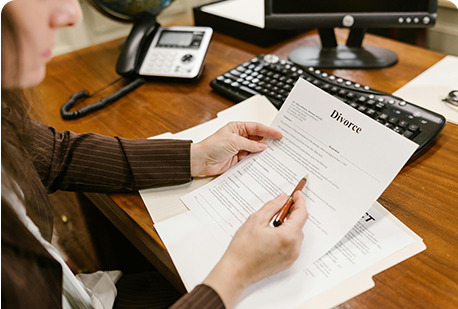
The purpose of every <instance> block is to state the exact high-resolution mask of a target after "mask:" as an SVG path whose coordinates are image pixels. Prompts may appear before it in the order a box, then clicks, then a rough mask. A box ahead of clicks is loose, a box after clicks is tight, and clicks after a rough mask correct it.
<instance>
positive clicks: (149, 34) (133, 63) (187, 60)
mask: <svg viewBox="0 0 458 309" xmlns="http://www.w3.org/2000/svg"><path fill="white" fill-rule="evenodd" d="M212 34H213V30H212V29H211V28H209V27H168V28H162V27H161V26H160V25H159V24H158V23H157V22H156V20H155V18H154V17H153V16H151V15H149V14H145V15H144V16H143V17H141V18H139V19H137V20H136V22H135V24H134V27H133V28H132V30H131V32H130V34H129V36H128V37H127V39H126V42H125V43H124V47H123V49H122V51H121V54H120V55H119V58H118V62H117V63H116V72H117V73H118V74H119V75H121V76H122V77H125V78H128V79H131V80H132V82H131V83H129V84H128V85H127V86H125V87H123V88H122V89H120V90H118V91H117V92H115V93H113V94H111V95H109V96H107V97H105V98H103V99H101V100H100V101H99V102H96V103H93V104H91V105H88V106H85V107H83V108H81V109H79V110H76V111H73V112H70V109H71V108H72V107H73V106H74V105H75V104H76V103H77V102H78V101H80V100H81V99H85V98H89V97H90V96H92V95H94V94H95V93H94V94H92V95H89V92H88V91H87V90H83V91H80V92H77V93H75V94H73V95H72V96H71V97H70V98H69V100H68V101H67V102H66V103H65V104H64V105H63V106H62V107H61V110H60V114H61V116H62V118H63V119H66V120H67V119H78V118H81V117H83V116H86V115H88V114H90V113H92V112H95V111H97V110H100V109H102V108H104V107H106V106H108V105H110V104H112V103H113V102H115V101H117V100H118V99H119V98H121V97H123V96H124V95H126V94H128V93H129V92H131V91H132V90H134V89H136V88H138V87H139V86H141V85H143V84H144V83H145V82H146V80H147V79H149V78H152V77H160V78H184V79H195V78H198V77H199V76H200V73H201V72H202V69H203V65H204V61H205V56H206V53H207V50H208V46H209V44H210V40H211V36H212Z"/></svg>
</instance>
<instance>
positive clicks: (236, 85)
mask: <svg viewBox="0 0 458 309" xmlns="http://www.w3.org/2000/svg"><path fill="white" fill-rule="evenodd" d="M231 87H234V88H238V87H240V84H239V83H237V82H233V83H232V84H231Z"/></svg>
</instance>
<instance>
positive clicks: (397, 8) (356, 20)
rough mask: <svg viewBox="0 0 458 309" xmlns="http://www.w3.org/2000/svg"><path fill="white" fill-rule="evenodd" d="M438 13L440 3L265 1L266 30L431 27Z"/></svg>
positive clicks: (432, 0)
mask: <svg viewBox="0 0 458 309" xmlns="http://www.w3.org/2000/svg"><path fill="white" fill-rule="evenodd" d="M436 10H437V0H344V1H342V0H340V1H336V0H319V1H306V0H265V27H266V28H268V29H301V28H303V29H305V28H330V27H360V28H391V27H408V28H420V27H432V26H433V25H434V23H435V20H436ZM344 18H346V19H347V20H346V21H345V20H344Z"/></svg>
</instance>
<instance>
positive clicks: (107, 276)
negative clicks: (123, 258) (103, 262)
mask: <svg viewBox="0 0 458 309" xmlns="http://www.w3.org/2000/svg"><path fill="white" fill-rule="evenodd" d="M2 174H3V175H5V174H4V171H3V168H2ZM18 189H19V188H18ZM19 191H20V189H19ZM20 192H21V193H22V191H20ZM2 195H3V196H4V197H5V198H6V199H7V200H8V201H9V202H10V204H11V205H12V207H13V209H14V210H15V211H16V213H17V215H18V217H19V219H20V220H21V221H22V223H23V224H24V225H25V226H26V227H27V229H28V230H29V231H30V232H31V233H32V235H33V236H35V238H36V239H37V240H38V241H39V242H40V243H41V244H42V245H43V247H44V248H45V249H46V250H47V251H48V252H49V254H50V255H51V256H52V257H53V258H54V259H55V260H56V261H58V262H59V263H60V265H61V266H62V307H63V308H64V309H70V308H72V309H74V308H87V309H109V308H113V303H114V301H115V298H116V295H117V290H116V286H115V284H116V282H117V281H118V280H119V278H121V276H122V272H121V271H119V270H113V271H107V272H104V271H98V272H95V273H92V274H78V275H76V276H75V275H74V274H73V272H72V271H71V270H70V268H69V267H68V265H67V264H66V263H65V261H64V259H63V258H62V255H61V254H60V252H59V250H57V248H56V247H54V246H53V245H52V244H50V243H49V242H48V241H47V240H45V239H44V238H43V236H42V235H41V233H40V230H39V229H38V227H37V226H36V225H35V223H34V222H33V221H32V220H31V219H30V218H29V216H27V213H26V210H25V207H24V205H23V204H22V202H21V199H19V198H18V196H17V195H16V194H15V193H14V192H9V190H8V189H6V188H4V187H3V183H2Z"/></svg>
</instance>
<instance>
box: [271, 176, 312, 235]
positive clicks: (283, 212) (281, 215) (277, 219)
mask: <svg viewBox="0 0 458 309" xmlns="http://www.w3.org/2000/svg"><path fill="white" fill-rule="evenodd" d="M308 177H309V175H306V176H305V177H304V178H302V179H301V180H300V181H299V183H298V184H297V186H296V188H295V189H294V190H293V193H291V195H290V197H289V198H288V200H287V201H286V203H285V205H283V207H282V208H281V209H280V211H279V212H277V214H276V215H275V216H274V219H273V220H274V226H280V225H281V224H282V223H283V222H284V221H285V218H286V216H287V215H288V214H289V212H290V210H291V207H292V206H293V204H294V200H293V195H294V193H296V191H302V189H304V187H305V184H306V183H307V178H308Z"/></svg>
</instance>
